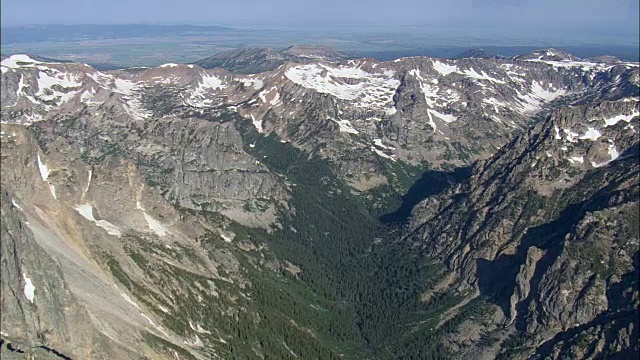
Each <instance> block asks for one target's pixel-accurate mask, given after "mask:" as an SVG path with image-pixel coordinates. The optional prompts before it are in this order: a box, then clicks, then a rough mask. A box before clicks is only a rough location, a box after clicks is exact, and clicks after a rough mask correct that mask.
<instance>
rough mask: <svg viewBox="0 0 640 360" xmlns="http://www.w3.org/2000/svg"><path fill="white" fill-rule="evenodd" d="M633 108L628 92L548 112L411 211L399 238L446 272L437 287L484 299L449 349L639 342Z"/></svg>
mask: <svg viewBox="0 0 640 360" xmlns="http://www.w3.org/2000/svg"><path fill="white" fill-rule="evenodd" d="M639 115H640V112H639V111H638V103H637V102H627V101H618V102H604V103H601V104H599V105H597V106H579V107H569V108H566V109H562V110H559V111H557V112H554V113H553V114H552V115H551V116H550V117H549V118H548V119H547V120H546V121H545V122H544V123H541V124H539V125H538V126H536V127H534V128H532V129H530V130H529V131H528V132H527V133H525V134H523V135H521V136H519V137H517V138H516V139H515V140H513V141H512V142H511V143H510V144H509V145H507V146H505V147H504V148H503V149H502V150H501V151H500V152H499V153H498V154H496V156H494V157H493V158H492V159H490V160H487V161H485V162H481V163H479V164H478V165H476V166H475V168H474V170H473V172H472V175H471V178H470V179H469V181H467V182H465V183H463V184H460V185H457V186H456V187H454V188H452V189H450V190H448V191H447V192H446V193H444V194H442V195H439V196H436V197H432V198H428V199H426V200H425V201H424V202H422V203H420V204H419V205H418V206H417V207H416V208H415V209H414V212H413V214H412V220H411V225H410V228H411V229H412V230H410V231H411V235H410V238H411V239H412V240H413V241H416V242H418V243H419V244H420V245H421V246H423V247H425V248H427V249H429V250H428V253H430V254H432V255H434V256H437V257H438V258H440V259H442V260H443V261H445V263H446V264H447V266H448V267H449V269H451V270H452V271H453V272H454V274H455V278H456V279H457V280H456V281H453V282H450V283H449V284H446V286H447V287H455V286H456V284H458V285H461V286H463V287H465V288H469V289H470V290H471V291H472V292H474V293H475V294H476V296H480V297H483V298H488V299H490V300H491V301H492V303H493V304H495V305H494V307H489V308H491V309H492V310H490V311H491V312H492V313H493V314H494V315H493V316H494V317H493V320H492V321H490V322H488V323H484V324H483V323H478V322H477V321H475V320H469V321H467V323H466V324H464V325H463V326H461V328H460V329H462V328H464V329H465V330H460V335H459V337H458V338H457V339H455V340H453V341H452V344H451V347H452V348H454V349H456V350H457V351H459V352H461V355H460V356H465V357H468V356H472V357H474V356H475V357H474V358H482V357H486V356H491V357H493V356H497V354H501V356H503V357H505V358H513V357H517V358H528V357H529V356H532V355H533V354H537V355H538V356H551V357H552V358H561V357H564V356H570V357H579V358H582V357H586V356H595V357H596V358H608V357H611V356H625V355H624V354H627V353H628V352H629V351H631V352H637V351H638V343H637V341H635V340H634V339H635V335H634V334H635V333H634V331H636V330H634V329H636V328H637V315H638V313H637V309H638V282H637V278H638V271H639V268H638V256H639V253H638V243H639V233H638V222H637V219H638V217H639V216H640V213H638V206H639V205H640V203H639V200H640V198H639V197H638V176H639V175H640V173H639V171H640V168H639V167H638V164H639V156H640V155H639V154H640V152H639V146H640V145H639V143H638V137H637V131H638V116H639ZM596 129H598V130H596ZM596 133H597V135H596ZM590 135H593V136H590ZM488 311H489V310H488ZM623 329H626V330H623ZM523 334H526V335H523ZM481 335H482V338H483V339H484V340H482V342H481V343H478V341H480V338H479V337H480V336H481ZM632 338H634V339H632ZM517 339H521V340H520V341H516V340H517ZM579 343H580V344H582V345H578V344H579ZM469 344H471V345H473V347H472V348H470V349H467V350H466V351H465V350H464V346H468V345H469ZM480 344H481V345H480ZM584 344H589V346H587V347H586V348H585V347H584ZM621 344H626V345H621ZM481 348H482V351H480V349H481ZM483 351H484V352H483ZM487 351H488V352H487ZM583 351H586V352H583ZM474 354H475V355H474ZM489 354H492V355H489Z"/></svg>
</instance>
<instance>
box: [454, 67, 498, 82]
mask: <svg viewBox="0 0 640 360" xmlns="http://www.w3.org/2000/svg"><path fill="white" fill-rule="evenodd" d="M464 74H465V75H466V76H467V77H470V78H472V79H477V80H488V81H491V82H494V83H496V84H504V83H505V82H504V81H502V80H499V79H495V78H492V77H491V76H489V75H487V74H486V73H485V72H484V71H482V73H480V74H478V72H477V71H476V70H475V69H474V68H471V69H469V70H465V71H464Z"/></svg>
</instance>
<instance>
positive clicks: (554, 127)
mask: <svg viewBox="0 0 640 360" xmlns="http://www.w3.org/2000/svg"><path fill="white" fill-rule="evenodd" d="M553 130H554V131H555V132H556V135H555V137H556V140H562V136H561V135H560V129H559V128H558V126H557V125H554V126H553Z"/></svg>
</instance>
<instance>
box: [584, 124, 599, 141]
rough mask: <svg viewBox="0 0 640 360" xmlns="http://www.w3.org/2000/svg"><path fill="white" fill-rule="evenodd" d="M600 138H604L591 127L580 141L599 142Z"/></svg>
mask: <svg viewBox="0 0 640 360" xmlns="http://www.w3.org/2000/svg"><path fill="white" fill-rule="evenodd" d="M600 136H602V134H601V133H600V131H598V130H596V129H594V128H591V127H590V128H588V129H587V132H586V133H585V134H584V135H582V136H581V137H580V139H582V140H585V139H586V140H591V141H596V140H598V138H600Z"/></svg>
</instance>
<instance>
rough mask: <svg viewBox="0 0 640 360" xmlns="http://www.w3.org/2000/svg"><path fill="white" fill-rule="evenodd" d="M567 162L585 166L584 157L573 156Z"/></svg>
mask: <svg viewBox="0 0 640 360" xmlns="http://www.w3.org/2000/svg"><path fill="white" fill-rule="evenodd" d="M567 160H569V162H570V163H572V164H575V163H580V164H583V163H584V156H572V157H569V158H567Z"/></svg>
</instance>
